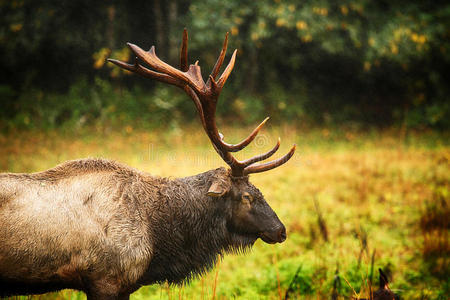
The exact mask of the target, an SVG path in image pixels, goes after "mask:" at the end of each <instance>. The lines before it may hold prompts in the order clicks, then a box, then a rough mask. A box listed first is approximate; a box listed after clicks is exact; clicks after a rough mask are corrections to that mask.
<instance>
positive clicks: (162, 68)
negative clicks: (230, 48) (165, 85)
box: [127, 43, 205, 94]
mask: <svg viewBox="0 0 450 300" xmlns="http://www.w3.org/2000/svg"><path fill="white" fill-rule="evenodd" d="M127 45H128V46H129V47H130V49H131V50H132V51H133V52H134V54H136V56H137V57H139V59H141V60H142V61H144V62H145V63H147V64H148V65H149V66H150V67H152V68H153V69H155V70H156V71H158V72H161V73H164V74H167V75H169V76H171V77H174V78H176V79H178V80H180V81H182V82H184V83H185V84H187V85H189V86H190V87H192V89H193V90H194V91H195V92H196V93H197V94H202V91H203V88H204V86H205V83H204V82H203V80H201V81H198V80H192V79H193V78H191V77H190V76H189V71H188V72H183V71H181V70H178V69H176V68H174V67H172V66H171V65H169V64H167V63H165V62H163V61H162V60H161V59H159V57H158V56H156V53H155V46H152V47H151V48H150V50H149V51H144V50H142V49H141V48H140V47H138V46H136V45H134V44H131V43H127ZM197 68H199V67H198V66H197Z"/></svg>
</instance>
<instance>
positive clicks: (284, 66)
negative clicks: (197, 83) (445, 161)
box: [0, 0, 450, 130]
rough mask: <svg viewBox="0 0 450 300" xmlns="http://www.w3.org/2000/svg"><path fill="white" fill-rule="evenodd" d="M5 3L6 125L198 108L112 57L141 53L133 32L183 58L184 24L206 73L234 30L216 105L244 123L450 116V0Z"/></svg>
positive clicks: (149, 120) (0, 91) (2, 123)
mask: <svg viewBox="0 0 450 300" xmlns="http://www.w3.org/2000/svg"><path fill="white" fill-rule="evenodd" d="M0 15H1V18H0V22H1V31H0V65H1V68H2V73H1V83H0V101H1V107H2V109H1V110H0V129H2V130H8V129H11V128H60V127H67V128H75V129H76V128H79V127H83V126H89V125H93V124H94V125H95V124H99V123H100V124H103V125H105V124H108V125H122V124H129V125H130V126H137V127H144V128H145V127H155V126H160V125H161V123H163V124H169V126H174V127H177V126H179V124H180V123H181V122H184V121H186V120H193V119H194V118H196V116H195V110H194V109H193V106H192V104H191V102H190V100H188V99H187V97H186V96H185V95H184V94H183V93H182V92H180V91H177V90H176V89H175V88H173V87H168V86H164V85H163V84H160V83H156V82H154V81H151V80H148V79H142V78H138V76H130V75H129V74H126V73H124V72H123V71H121V70H119V69H118V68H117V67H114V66H113V65H111V64H107V63H105V59H106V58H108V57H113V58H117V59H121V60H126V61H132V60H133V57H130V51H129V50H128V48H127V47H126V42H132V43H134V44H137V45H140V46H141V47H143V48H144V49H148V48H149V47H150V46H151V45H156V51H157V54H158V56H159V57H161V58H162V59H164V60H166V61H168V62H169V63H171V64H172V65H175V66H177V65H178V53H179V46H180V42H181V34H182V30H183V28H185V27H186V28H187V29H188V30H189V34H190V44H189V46H190V53H189V56H190V59H191V62H193V61H195V60H197V59H199V60H200V65H201V66H202V68H203V73H204V74H208V73H209V71H210V69H211V68H212V66H213V64H214V62H215V59H216V58H217V56H218V54H219V51H220V48H221V45H222V41H223V38H224V35H225V33H226V32H229V33H230V46H229V49H231V51H230V50H229V54H228V56H227V57H229V56H230V55H231V52H232V49H234V48H237V49H238V51H239V52H238V58H237V65H236V67H235V70H234V71H233V74H232V76H231V78H230V80H229V82H228V83H227V86H226V88H225V89H224V92H223V95H222V98H221V99H222V100H221V101H220V106H219V108H218V114H219V115H220V116H221V117H222V118H224V119H227V120H230V121H233V122H236V124H247V123H254V122H255V121H256V120H260V119H261V118H264V117H266V115H267V114H270V116H271V117H272V120H274V121H275V122H278V123H281V122H289V123H293V122H294V123H297V124H298V123H302V124H312V125H325V126H332V125H336V124H339V125H346V126H347V125H348V126H351V127H356V128H361V127H362V128H366V127H368V126H381V127H386V126H391V125H395V126H403V127H406V128H419V129H421V128H436V129H448V126H449V125H450V101H448V100H449V94H450V93H449V92H450V91H449V87H450V85H449V79H450V76H449V75H450V74H449V73H450V30H449V28H450V24H449V23H450V5H449V4H448V2H446V1H367V0H349V1H338V2H336V1H331V0H322V1H281V0H260V1H246V0H244V1H241V0H239V1H238V0H228V1H221V0H203V1H198V0H191V1H189V0H177V1H161V0H153V1H143V0H134V1H94V2H93V1H88V0H77V1H73V0H57V1H56V0H53V1H52V0H45V1H43V0H33V1H24V0H12V1H1V2H0ZM268 112H269V113H268Z"/></svg>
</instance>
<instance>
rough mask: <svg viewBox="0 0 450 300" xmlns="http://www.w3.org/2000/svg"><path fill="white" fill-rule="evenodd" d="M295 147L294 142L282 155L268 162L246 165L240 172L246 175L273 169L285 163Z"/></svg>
mask: <svg viewBox="0 0 450 300" xmlns="http://www.w3.org/2000/svg"><path fill="white" fill-rule="evenodd" d="M296 147H297V146H296V145H295V144H294V145H293V146H292V148H291V150H289V152H288V153H287V154H285V155H284V156H283V157H280V158H279V159H276V160H273V161H269V162H266V163H263V164H259V165H253V166H248V167H246V168H245V169H244V170H243V171H242V173H243V174H244V176H246V175H248V174H251V173H260V172H264V171H268V170H271V169H274V168H276V167H279V166H281V165H282V164H285V163H286V162H287V161H288V160H289V159H290V158H291V157H292V156H293V155H294V152H295V148H296Z"/></svg>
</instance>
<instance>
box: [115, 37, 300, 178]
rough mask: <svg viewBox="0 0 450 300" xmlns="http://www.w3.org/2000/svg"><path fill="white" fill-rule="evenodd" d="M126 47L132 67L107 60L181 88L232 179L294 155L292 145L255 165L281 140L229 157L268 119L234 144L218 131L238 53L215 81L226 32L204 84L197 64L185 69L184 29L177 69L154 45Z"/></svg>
mask: <svg viewBox="0 0 450 300" xmlns="http://www.w3.org/2000/svg"><path fill="white" fill-rule="evenodd" d="M127 45H128V47H130V49H131V51H133V52H134V54H135V55H136V59H135V62H134V64H127V63H125V62H122V61H119V60H115V59H108V61H109V62H112V63H113V64H116V65H117V66H119V67H121V68H124V69H126V70H128V71H131V72H134V73H137V74H140V75H142V76H145V77H148V78H152V79H156V80H159V81H162V82H165V83H168V84H172V85H175V86H178V87H180V88H182V89H183V90H184V91H185V92H186V93H187V94H188V95H189V97H191V99H192V101H194V104H195V107H196V108H197V111H198V114H199V116H200V120H201V122H202V125H203V128H204V129H205V132H206V134H207V135H208V137H209V139H210V140H211V142H212V144H213V146H214V149H215V150H216V151H217V153H219V155H220V156H221V157H222V159H223V160H224V161H225V162H226V163H227V164H228V165H229V166H230V168H231V173H232V175H233V176H235V177H241V176H246V175H248V174H250V173H258V172H264V171H267V170H270V169H273V168H276V167H278V166H280V165H282V164H284V163H285V162H287V161H288V160H289V159H290V158H291V157H292V155H294V151H295V144H294V145H293V146H292V148H291V150H290V151H289V152H288V153H287V154H286V155H284V156H283V157H281V158H279V159H277V160H274V161H270V162H266V163H261V164H255V163H256V162H259V161H262V160H265V159H267V158H269V157H271V156H272V155H273V154H274V153H275V152H276V151H277V150H278V148H279V147H280V139H278V142H277V144H276V145H275V147H273V149H272V150H270V151H268V152H267V153H264V154H261V155H257V156H255V157H252V158H250V159H247V160H244V161H239V160H237V159H236V158H235V157H233V155H231V152H237V151H239V150H241V149H243V148H245V147H246V146H247V145H248V144H250V143H251V142H252V141H253V139H254V138H255V137H256V135H257V134H258V132H259V130H260V129H261V127H262V126H263V125H264V124H265V123H266V121H267V120H268V119H269V118H266V119H265V120H264V121H262V122H261V124H259V125H258V126H257V127H256V128H255V129H254V130H253V131H252V133H250V135H249V136H248V137H247V138H245V139H244V140H243V141H241V142H240V143H237V144H228V143H226V142H225V141H224V140H223V135H222V134H221V133H220V132H219V131H218V129H217V126H216V121H215V114H216V105H217V100H218V98H219V94H220V92H221V91H222V88H223V86H224V84H225V82H226V81H227V79H228V76H230V73H231V71H232V70H233V67H234V62H235V60H236V52H237V50H234V52H233V55H232V56H231V59H230V62H229V63H228V65H227V67H226V68H225V70H224V71H223V73H222V75H221V76H220V77H219V79H218V80H216V77H217V75H218V74H219V70H220V67H221V66H222V63H223V60H224V58H225V53H226V51H227V45H228V33H227V34H226V35H225V41H224V43H223V47H222V51H221V52H220V55H219V58H218V59H217V62H216V64H215V65H214V68H213V70H212V72H211V74H210V75H209V77H208V80H207V81H206V83H205V82H204V81H203V78H202V75H201V71H200V66H199V65H198V61H197V62H196V63H195V64H193V65H189V66H188V57H187V53H188V52H187V48H188V47H187V45H188V34H187V30H186V29H185V30H184V31H183V42H182V44H181V52H180V69H176V68H174V67H172V66H170V65H168V64H167V63H165V62H163V61H162V60H160V59H159V58H158V57H157V56H156V53H155V47H154V46H152V47H151V48H150V50H149V51H144V50H142V49H141V48H139V47H138V46H136V45H133V44H131V43H127ZM139 60H140V61H143V62H144V63H146V64H147V65H148V66H150V68H151V69H152V70H150V69H148V68H146V67H145V66H143V65H142V64H140V63H139V62H138V61H139Z"/></svg>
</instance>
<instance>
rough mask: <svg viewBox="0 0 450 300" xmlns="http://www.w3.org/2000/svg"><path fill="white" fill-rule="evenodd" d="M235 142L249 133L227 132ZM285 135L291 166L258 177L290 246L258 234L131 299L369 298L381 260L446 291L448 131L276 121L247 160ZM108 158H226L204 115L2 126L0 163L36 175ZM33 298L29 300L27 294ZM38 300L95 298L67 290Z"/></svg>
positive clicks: (411, 293) (406, 285) (191, 170)
mask: <svg viewBox="0 0 450 300" xmlns="http://www.w3.org/2000/svg"><path fill="white" fill-rule="evenodd" d="M223 132H224V134H225V136H226V137H227V140H228V141H230V142H233V141H237V140H239V138H240V137H243V136H245V135H246V133H248V131H247V130H246V129H245V130H244V129H239V130H235V129H233V128H225V129H224V130H223ZM278 136H281V137H282V147H281V149H280V151H279V152H280V154H281V153H283V152H286V151H287V150H288V149H289V147H290V146H291V144H292V143H294V142H295V143H296V144H297V153H296V154H295V156H294V157H293V158H292V160H291V161H290V162H288V163H287V164H286V165H284V166H283V167H280V168H278V169H276V170H272V171H270V172H266V173H262V174H254V175H252V176H251V181H252V182H253V183H254V184H255V185H256V186H258V187H259V188H260V190H261V191H262V192H263V194H264V195H265V197H266V199H267V201H268V202H269V204H270V205H271V206H272V207H273V209H274V210H275V211H276V212H277V214H278V216H279V217H280V219H281V220H282V221H283V222H284V224H285V225H286V227H287V231H288V239H287V240H286V242H284V243H283V244H277V245H268V244H265V243H263V242H262V241H260V240H259V241H257V242H256V244H255V246H254V248H253V250H252V252H250V253H247V254H244V255H226V256H225V257H224V258H223V260H221V262H220V263H219V264H218V266H217V267H216V268H215V269H213V270H211V271H210V272H209V273H208V274H206V275H205V276H204V277H202V278H199V279H197V280H195V281H193V282H191V283H189V284H187V285H184V286H181V287H170V286H167V285H153V286H148V287H143V288H141V289H140V290H139V291H137V292H136V293H134V294H133V295H132V297H131V299H135V300H138V299H281V298H284V297H285V295H286V292H287V291H289V292H288V293H289V298H290V299H300V298H301V299H331V298H332V294H333V293H335V294H336V295H338V296H337V298H334V299H349V298H350V297H351V296H354V297H356V298H357V297H367V296H368V293H369V289H370V288H369V286H370V282H373V284H374V285H377V282H378V273H377V271H376V270H377V269H378V268H383V270H384V271H385V272H386V273H388V274H389V276H390V277H391V284H390V287H391V289H393V290H394V291H396V292H397V293H398V294H399V295H401V296H402V297H403V299H448V298H447V297H448V296H449V295H450V283H449V278H450V272H449V253H450V245H449V242H448V237H449V236H448V234H449V217H450V214H449V213H450V206H449V205H450V201H449V199H450V168H449V166H450V145H449V135H448V133H439V134H438V133H435V132H422V133H420V134H419V133H405V132H398V131H396V130H392V131H383V132H380V131H370V132H365V133H361V132H355V131H345V130H329V129H315V130H300V129H294V128H288V127H286V128H284V127H279V128H269V129H266V130H265V131H264V130H263V132H262V134H261V135H260V136H259V137H258V138H257V139H256V142H255V143H254V145H253V146H252V147H250V149H248V150H245V151H243V152H244V153H239V155H238V157H240V158H242V157H249V156H251V155H254V154H256V153H260V152H263V151H265V150H267V149H269V148H270V147H271V145H272V144H274V143H275V142H276V138H277V137H278ZM83 157H104V158H109V159H114V160H117V161H120V162H122V163H126V164H128V165H130V166H132V167H135V168H138V169H141V170H144V171H147V172H149V173H152V174H154V175H160V176H170V177H181V176H187V175H193V174H197V173H200V172H203V171H206V170H208V169H211V168H216V167H218V166H221V165H224V163H223V162H222V161H221V160H220V158H219V157H218V156H217V154H215V152H214V150H213V149H212V147H211V146H210V145H209V141H208V140H207V138H206V136H205V135H204V134H203V132H201V130H200V128H199V126H197V124H195V126H194V125H192V126H188V127H187V128H185V129H183V130H181V129H176V130H168V131H154V132H151V131H141V130H135V129H133V128H131V127H125V128H124V129H123V131H121V132H120V131H115V130H105V129H98V130H96V129H95V128H93V129H91V130H89V131H85V132H78V133H73V132H72V133H65V132H63V131H58V132H45V133H43V132H14V133H8V134H3V135H1V134H0V171H2V172H35V171H41V170H44V169H47V168H51V167H53V166H55V165H56V164H58V163H61V162H63V161H65V160H69V159H76V158H83ZM23 299H27V298H26V297H23ZM32 299H85V296H84V295H83V294H82V293H77V292H74V291H63V292H60V293H55V294H47V295H43V296H35V297H32Z"/></svg>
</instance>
